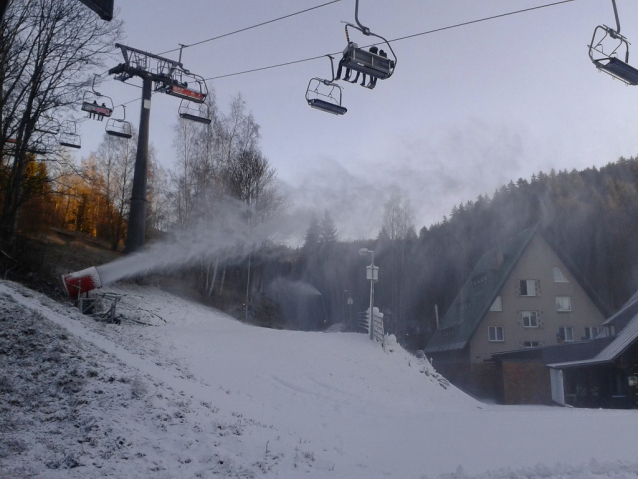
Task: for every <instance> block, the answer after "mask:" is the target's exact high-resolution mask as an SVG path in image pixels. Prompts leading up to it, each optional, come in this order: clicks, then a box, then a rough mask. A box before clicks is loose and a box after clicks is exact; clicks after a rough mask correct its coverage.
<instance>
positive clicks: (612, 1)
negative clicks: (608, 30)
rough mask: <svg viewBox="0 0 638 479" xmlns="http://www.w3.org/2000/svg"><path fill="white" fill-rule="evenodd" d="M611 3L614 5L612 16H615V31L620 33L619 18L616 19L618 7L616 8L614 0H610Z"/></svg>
mask: <svg viewBox="0 0 638 479" xmlns="http://www.w3.org/2000/svg"><path fill="white" fill-rule="evenodd" d="M611 4H612V5H613V6H614V16H615V17H616V33H617V34H619V35H620V20H619V19H618V8H616V0H611ZM612 36H613V35H612Z"/></svg>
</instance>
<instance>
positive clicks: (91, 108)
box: [82, 101, 113, 118]
mask: <svg viewBox="0 0 638 479" xmlns="http://www.w3.org/2000/svg"><path fill="white" fill-rule="evenodd" d="M82 111H86V112H88V113H93V114H95V115H101V116H105V117H107V118H108V117H110V116H111V114H112V113H113V110H112V109H110V108H108V107H106V106H102V105H97V104H96V103H89V102H86V101H83V102H82Z"/></svg>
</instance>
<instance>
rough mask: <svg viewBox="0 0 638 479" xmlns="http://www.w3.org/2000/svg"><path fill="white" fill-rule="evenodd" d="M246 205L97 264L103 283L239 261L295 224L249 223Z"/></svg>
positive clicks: (275, 221) (231, 206) (279, 220)
mask: <svg viewBox="0 0 638 479" xmlns="http://www.w3.org/2000/svg"><path fill="white" fill-rule="evenodd" d="M247 214H248V211H247V210H246V207H245V205H243V204H229V205H227V207H226V208H225V209H224V211H222V212H217V213H216V215H215V218H214V221H210V222H206V221H202V222H200V223H199V224H198V225H197V226H195V227H193V228H190V229H188V230H184V231H181V232H179V234H178V235H177V236H175V238H174V239H173V240H170V241H163V242H160V243H156V244H153V245H151V246H149V247H148V248H147V249H145V250H144V251H143V252H140V253H134V254H131V255H128V256H126V257H123V258H120V259H117V260H115V261H112V262H110V263H107V264H105V265H102V266H98V267H97V271H98V273H99V275H100V279H101V282H102V284H103V285H107V284H110V283H114V282H115V281H119V280H121V279H125V278H132V277H135V276H141V275H144V274H148V273H154V272H167V271H171V270H176V269H179V268H182V267H187V266H191V265H194V264H197V263H198V262H201V261H207V260H210V261H212V260H216V259H219V260H220V261H222V262H224V261H233V260H235V261H239V260H242V259H244V258H246V257H248V255H250V254H251V253H254V252H255V251H257V250H258V249H260V248H262V247H263V246H264V245H265V244H266V243H268V242H272V241H273V240H274V239H277V238H282V237H285V236H286V235H287V234H289V232H290V231H291V230H290V229H291V227H293V226H294V225H291V224H287V222H286V221H285V219H283V218H281V217H279V218H277V219H271V220H269V221H263V222H260V223H259V224H257V225H256V226H252V227H250V226H249V222H248V221H247Z"/></svg>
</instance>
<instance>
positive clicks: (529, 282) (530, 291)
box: [520, 279, 536, 296]
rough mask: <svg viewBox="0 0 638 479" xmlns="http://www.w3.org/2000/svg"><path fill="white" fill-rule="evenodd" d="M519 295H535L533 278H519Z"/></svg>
mask: <svg viewBox="0 0 638 479" xmlns="http://www.w3.org/2000/svg"><path fill="white" fill-rule="evenodd" d="M520 288H521V296H536V281H534V280H533V279H521V280H520Z"/></svg>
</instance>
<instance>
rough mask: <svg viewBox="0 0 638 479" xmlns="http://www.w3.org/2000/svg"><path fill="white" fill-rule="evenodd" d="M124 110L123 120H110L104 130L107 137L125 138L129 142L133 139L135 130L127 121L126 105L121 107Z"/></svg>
mask: <svg viewBox="0 0 638 479" xmlns="http://www.w3.org/2000/svg"><path fill="white" fill-rule="evenodd" d="M121 107H122V108H123V109H124V117H123V118H109V120H108V121H107V122H106V127H105V128H104V130H105V131H106V134H107V135H111V136H116V137H118V138H125V139H127V140H129V139H131V138H132V137H133V129H132V127H131V124H130V123H129V122H128V121H126V105H121Z"/></svg>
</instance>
